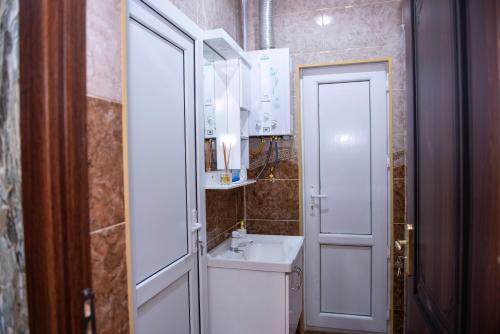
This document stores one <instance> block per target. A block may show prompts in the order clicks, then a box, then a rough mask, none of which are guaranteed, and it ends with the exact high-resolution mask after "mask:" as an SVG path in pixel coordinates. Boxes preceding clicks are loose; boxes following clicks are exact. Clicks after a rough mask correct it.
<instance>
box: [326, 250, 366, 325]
mask: <svg viewBox="0 0 500 334" xmlns="http://www.w3.org/2000/svg"><path fill="white" fill-rule="evenodd" d="M320 248H321V268H320V271H321V280H320V281H321V287H320V288H321V312H322V313H336V314H354V315H365V316H369V315H371V301H370V299H371V293H372V291H371V285H372V284H371V257H372V254H371V247H367V246H344V245H342V246H341V245H321V246H320Z"/></svg>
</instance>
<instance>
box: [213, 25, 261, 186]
mask: <svg viewBox="0 0 500 334" xmlns="http://www.w3.org/2000/svg"><path fill="white" fill-rule="evenodd" d="M204 42H205V43H204V47H203V57H204V70H203V74H204V115H205V172H206V173H205V176H206V177H205V187H206V188H207V189H231V188H235V187H240V186H243V185H247V184H250V183H253V182H255V181H254V180H249V179H248V178H247V170H248V167H249V154H248V152H249V151H248V150H249V138H248V121H249V112H250V105H251V95H250V94H251V93H250V91H251V83H250V77H251V65H250V61H249V59H248V58H247V55H246V54H245V52H244V51H243V50H242V49H241V48H240V47H239V46H238V44H237V43H236V42H235V41H234V40H233V39H232V38H231V37H230V36H229V35H228V34H227V33H226V32H225V31H224V30H223V29H215V30H209V31H207V32H206V35H205V41H204Z"/></svg>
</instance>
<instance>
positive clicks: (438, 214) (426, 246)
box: [407, 0, 463, 333]
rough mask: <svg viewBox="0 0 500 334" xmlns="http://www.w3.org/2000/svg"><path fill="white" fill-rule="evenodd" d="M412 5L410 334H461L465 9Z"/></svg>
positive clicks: (431, 2)
mask: <svg viewBox="0 0 500 334" xmlns="http://www.w3.org/2000/svg"><path fill="white" fill-rule="evenodd" d="M407 5H409V6H410V7H411V8H410V10H411V11H412V19H413V48H414V50H413V59H414V61H413V67H414V68H413V71H414V73H413V85H414V87H413V101H412V102H413V107H414V114H413V118H412V119H411V120H410V122H409V123H410V126H411V127H412V129H411V135H412V136H413V139H414V146H413V147H412V148H411V150H412V154H413V160H412V166H409V167H410V169H409V173H411V175H409V177H410V179H411V181H410V183H411V186H410V188H409V193H408V198H409V205H410V210H409V213H410V214H409V217H408V218H409V223H412V224H414V227H415V233H414V262H413V263H414V273H413V276H412V277H409V278H408V281H407V307H408V309H407V333H426V332H429V333H430V332H446V333H458V332H460V328H461V325H460V319H461V317H460V312H461V291H462V289H461V279H460V278H461V277H462V275H461V270H462V267H461V259H462V238H461V231H462V219H463V205H462V196H461V194H462V190H463V168H462V147H463V145H462V141H463V133H462V131H461V129H462V127H461V124H462V121H463V120H462V118H461V111H462V104H461V94H460V89H461V87H460V85H459V82H460V78H461V75H462V74H461V72H460V66H459V65H460V59H459V57H458V52H457V50H458V48H459V45H458V42H457V41H458V38H457V37H458V36H457V34H458V33H457V26H458V24H459V22H458V21H457V17H458V15H457V11H458V9H459V8H458V6H457V1H453V0H415V1H409V2H408V3H407ZM408 26H411V24H407V27H408ZM410 202H411V203H410Z"/></svg>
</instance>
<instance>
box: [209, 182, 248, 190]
mask: <svg viewBox="0 0 500 334" xmlns="http://www.w3.org/2000/svg"><path fill="white" fill-rule="evenodd" d="M255 182H257V181H256V180H245V181H237V182H233V183H231V184H228V185H222V184H211V185H207V186H205V189H210V190H229V189H234V188H239V187H244V186H248V185H250V184H253V183H255Z"/></svg>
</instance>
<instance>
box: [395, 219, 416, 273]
mask: <svg viewBox="0 0 500 334" xmlns="http://www.w3.org/2000/svg"><path fill="white" fill-rule="evenodd" d="M394 246H395V247H396V249H397V250H398V251H401V250H403V248H404V250H405V260H406V275H407V276H413V225H412V224H406V225H405V239H404V240H396V241H395V242H394Z"/></svg>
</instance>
